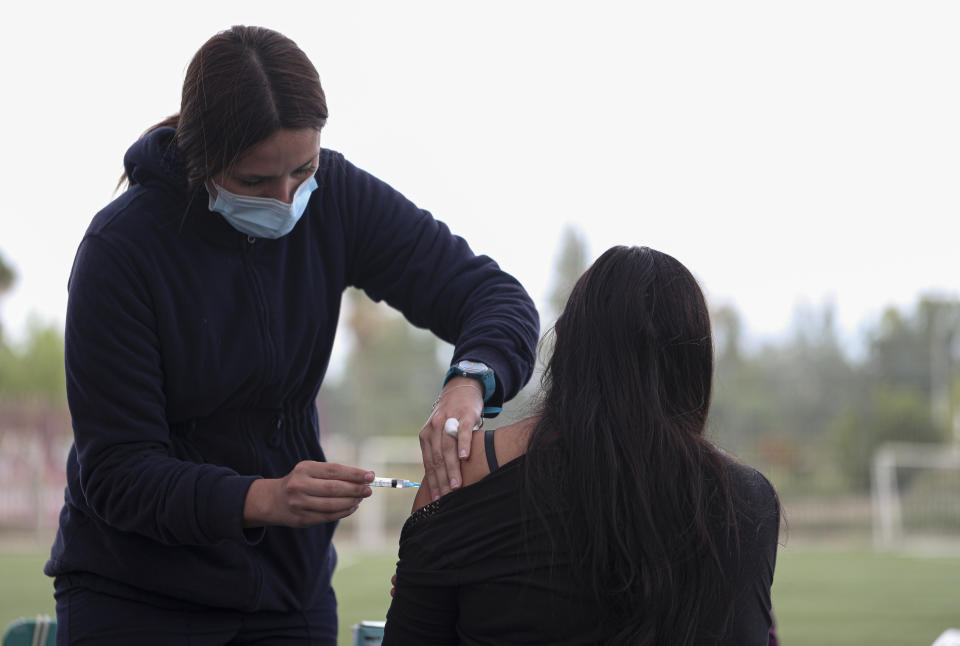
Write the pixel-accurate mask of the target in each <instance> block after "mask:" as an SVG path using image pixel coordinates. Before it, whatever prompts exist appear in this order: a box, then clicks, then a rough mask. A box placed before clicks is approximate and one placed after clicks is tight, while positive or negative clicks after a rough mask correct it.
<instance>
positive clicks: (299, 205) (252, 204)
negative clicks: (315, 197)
mask: <svg viewBox="0 0 960 646" xmlns="http://www.w3.org/2000/svg"><path fill="white" fill-rule="evenodd" d="M210 183H211V184H213V186H214V188H216V189H217V197H216V199H214V197H213V194H211V195H210V210H211V211H216V212H217V213H219V214H220V215H222V216H223V217H224V219H225V220H226V221H227V222H229V223H230V226H232V227H233V228H234V229H236V230H237V231H240V232H241V233H246V234H247V235H249V236H253V237H255V238H271V239H274V240H275V239H277V238H280V237H282V236H285V235H287V234H288V233H290V231H292V230H293V227H294V226H295V225H296V224H297V221H298V220H300V216H301V215H303V212H304V210H306V208H307V202H309V201H310V194H311V193H313V191H314V190H316V188H317V180H316V178H315V177H310V179H308V180H306V181H305V182H303V184H301V185H300V186H299V187H297V192H296V193H294V195H293V200H291V202H290V204H287V203H286V202H281V201H280V200H275V199H273V198H270V197H250V196H247V195H237V194H235V193H231V192H230V191H228V190H226V189H224V188H222V187H220V186H219V185H218V184H217V183H215V182H214V181H213V180H210Z"/></svg>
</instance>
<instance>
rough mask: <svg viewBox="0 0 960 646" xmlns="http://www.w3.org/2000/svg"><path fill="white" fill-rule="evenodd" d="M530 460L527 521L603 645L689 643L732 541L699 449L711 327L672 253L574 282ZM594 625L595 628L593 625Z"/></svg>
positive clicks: (728, 503)
mask: <svg viewBox="0 0 960 646" xmlns="http://www.w3.org/2000/svg"><path fill="white" fill-rule="evenodd" d="M553 331H554V335H555V339H554V348H553V354H552V356H551V358H550V360H549V363H548V365H547V368H546V371H545V373H544V377H543V393H542V395H541V397H542V399H541V402H540V411H539V412H540V420H539V421H538V423H537V425H536V427H535V428H534V430H533V431H532V434H531V437H530V441H529V446H528V450H527V458H526V460H527V469H526V476H525V478H526V481H525V491H526V494H527V500H528V502H529V503H530V504H531V505H532V507H533V512H532V513H531V516H530V517H531V518H541V519H542V518H545V517H547V516H548V515H550V514H561V515H562V516H561V517H563V518H566V519H568V520H567V522H564V523H563V524H562V525H563V528H564V529H563V533H562V535H561V536H558V537H556V540H557V541H558V542H560V543H561V544H562V545H563V546H564V547H565V548H566V549H568V550H570V554H571V555H574V557H573V558H572V563H573V568H574V574H575V576H576V577H577V579H578V581H579V582H580V584H581V585H582V586H583V588H584V589H585V590H586V591H588V592H589V593H591V594H592V595H593V597H594V598H595V599H596V601H597V602H598V604H599V607H600V608H603V609H605V612H606V615H607V616H606V617H604V618H603V621H605V622H606V623H607V624H608V625H614V626H616V628H615V631H614V632H615V633H616V634H615V636H614V637H613V638H612V640H611V642H610V643H629V644H661V643H669V644H678V645H686V644H692V643H693V640H694V639H695V637H696V633H697V628H698V618H699V617H700V616H701V615H703V614H705V613H706V612H707V611H708V609H715V606H713V605H712V604H714V603H721V604H723V605H724V607H723V608H721V610H722V611H725V612H727V613H729V608H730V605H729V600H723V599H720V597H722V596H723V595H722V594H721V588H722V583H723V576H724V573H723V571H722V567H721V559H720V550H721V549H724V547H723V546H725V545H727V544H728V540H727V539H728V538H729V537H723V536H717V529H716V528H717V527H721V528H724V531H727V530H729V531H731V532H733V533H735V532H736V516H735V513H734V507H733V501H732V499H731V494H730V489H729V485H728V484H727V479H726V477H725V475H724V473H725V470H724V463H725V462H724V458H723V457H722V456H721V455H720V453H719V452H718V450H717V449H715V448H714V447H713V446H712V444H711V443H710V442H708V441H707V440H706V439H705V438H704V435H703V433H704V428H705V426H706V420H707V413H708V410H709V408H710V390H711V380H712V373H713V346H712V341H711V335H710V318H709V313H708V310H707V306H706V302H705V300H704V297H703V293H702V292H701V290H700V287H699V286H698V285H697V282H696V280H695V279H694V277H693V276H692V275H691V274H690V272H689V271H688V270H687V269H686V268H685V267H684V266H683V265H682V264H681V263H679V262H678V261H677V260H675V259H674V258H672V257H671V256H668V255H667V254H664V253H661V252H659V251H655V250H653V249H648V248H645V247H639V248H638V247H613V248H611V249H609V250H608V251H607V252H606V253H604V254H603V255H602V256H601V257H600V258H599V259H597V261H596V262H595V263H594V264H593V265H592V266H591V267H590V268H589V269H588V270H587V271H586V272H585V273H584V274H583V276H581V277H580V279H579V281H578V282H577V283H576V285H575V286H574V288H573V290H572V292H571V294H570V297H569V299H568V301H567V304H566V307H565V309H564V310H563V313H562V314H561V316H560V318H559V319H558V320H557V322H556V324H555V326H554V330H553ZM598 620H600V618H598Z"/></svg>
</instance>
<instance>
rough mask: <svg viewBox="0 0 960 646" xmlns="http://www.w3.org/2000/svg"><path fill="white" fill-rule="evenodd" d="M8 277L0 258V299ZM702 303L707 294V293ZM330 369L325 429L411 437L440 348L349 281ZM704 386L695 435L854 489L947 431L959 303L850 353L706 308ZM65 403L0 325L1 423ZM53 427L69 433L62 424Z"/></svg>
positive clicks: (32, 341) (802, 329) (424, 412)
mask: <svg viewBox="0 0 960 646" xmlns="http://www.w3.org/2000/svg"><path fill="white" fill-rule="evenodd" d="M588 262H589V261H588V254H587V251H586V244H585V241H584V239H583V237H582V236H581V235H580V234H579V233H578V232H577V231H575V230H572V229H571V230H568V231H567V232H565V234H564V238H563V240H562V243H561V247H560V249H559V251H558V254H557V261H556V267H555V272H554V286H553V289H552V292H551V294H550V296H549V299H548V302H547V303H546V305H545V307H544V308H543V309H544V310H545V311H543V312H541V316H542V325H541V331H542V341H541V343H540V347H539V354H540V358H539V361H538V367H537V371H536V373H535V375H534V377H533V379H531V381H530V383H529V384H528V386H527V387H526V388H525V389H524V390H523V391H522V392H521V393H520V395H519V396H518V397H517V398H516V399H514V400H513V401H511V402H509V403H508V404H507V406H506V407H505V411H504V413H503V414H502V415H501V416H500V418H498V419H497V420H496V421H495V422H494V423H495V424H497V425H503V424H506V423H508V422H510V421H513V420H515V419H519V418H521V417H523V416H524V415H526V414H529V412H530V410H531V404H532V402H533V401H534V398H535V396H536V392H537V389H538V386H539V376H540V371H541V369H542V366H543V365H544V360H545V357H546V356H548V355H549V352H550V334H549V331H550V327H551V325H552V322H553V320H555V317H556V316H557V314H558V313H559V312H560V310H561V309H562V307H563V303H564V302H565V301H566V298H567V295H568V294H569V291H570V288H571V287H572V285H573V283H574V281H575V280H576V279H577V277H578V276H579V275H580V274H581V273H582V272H583V270H584V269H585V268H586V267H587V265H588ZM14 280H15V274H14V272H13V270H12V268H11V267H9V265H8V264H7V263H5V262H4V261H3V258H2V256H0V301H2V297H3V294H4V292H6V291H8V290H9V289H10V288H11V286H12V285H13V283H14ZM707 298H708V301H709V299H710V295H709V294H707ZM345 303H346V307H345V308H344V312H345V314H344V320H342V321H341V330H340V334H341V335H346V336H347V337H348V338H347V340H348V341H349V344H348V349H347V350H346V352H345V356H344V358H343V360H342V366H341V367H340V369H338V370H336V371H335V373H336V374H334V375H331V376H330V377H329V378H328V379H327V380H326V382H325V384H324V386H323V388H322V389H321V392H320V397H319V400H318V404H319V408H320V413H321V420H322V426H323V428H324V432H325V433H328V434H330V433H332V434H337V435H339V436H342V437H345V438H348V439H350V440H351V441H352V440H360V439H362V438H364V437H370V436H374V435H407V436H409V437H410V439H411V441H413V442H416V435H417V432H418V431H419V429H420V427H421V425H422V424H423V423H424V422H425V421H426V419H427V416H428V415H429V414H430V408H431V404H432V403H433V400H434V398H435V397H436V395H437V392H438V389H439V386H440V380H441V378H442V375H443V374H444V372H445V370H446V366H447V364H448V362H449V360H450V357H451V353H452V348H451V346H449V345H447V344H445V343H442V342H440V341H438V340H437V339H435V338H434V337H433V336H432V335H431V334H430V333H428V332H426V331H424V330H420V329H416V328H414V327H413V326H411V325H410V324H409V323H407V321H406V320H405V319H404V318H403V317H402V316H400V315H399V314H397V313H396V312H394V311H392V310H390V309H389V308H388V307H386V306H385V305H383V304H377V303H373V302H372V301H370V300H369V299H368V298H366V297H365V296H364V295H363V294H362V293H361V292H359V291H357V290H350V291H349V292H348V293H347V294H346V298H345ZM714 305H715V306H714V308H713V310H712V320H713V326H714V342H715V356H716V364H715V382H714V383H715V387H714V396H713V406H712V411H711V416H710V423H709V429H708V432H709V434H710V436H711V438H712V439H713V440H714V441H715V442H716V443H717V444H718V445H720V446H721V447H723V448H724V449H725V450H727V451H729V452H731V453H733V454H735V455H737V456H739V457H741V458H742V459H743V460H745V461H747V462H749V463H751V464H753V465H755V466H757V467H758V468H760V469H761V470H762V471H764V472H765V473H767V474H768V475H769V476H770V477H771V479H773V480H774V481H775V482H776V484H777V487H778V489H779V490H780V491H781V492H782V493H785V494H790V493H797V494H817V493H834V492H841V491H865V490H866V489H867V488H868V487H869V469H870V461H871V459H872V455H873V451H874V449H875V448H876V447H877V446H878V445H879V444H880V443H882V442H885V441H894V440H896V441H906V442H948V441H954V440H958V439H960V438H958V437H955V435H954V434H955V432H956V431H955V430H954V429H955V428H956V427H957V426H958V425H960V369H958V367H960V301H958V300H957V299H956V298H946V297H939V296H932V295H928V296H924V297H921V298H920V299H919V301H918V302H917V303H916V305H915V306H914V307H913V308H912V309H910V310H909V311H903V310H900V309H897V308H893V307H890V308H888V309H887V310H886V311H885V312H884V313H883V315H882V316H881V317H880V319H879V320H877V321H875V322H873V323H872V325H871V326H870V327H868V329H867V331H866V332H865V337H864V341H865V344H864V347H865V351H864V352H863V354H862V356H857V357H852V356H850V355H849V353H848V352H847V351H845V349H844V347H843V346H842V345H841V343H840V340H839V338H838V332H837V328H836V324H835V317H834V312H833V310H832V307H830V306H826V307H823V308H822V309H820V310H808V311H802V312H800V313H799V314H798V316H797V317H796V319H795V322H794V325H793V328H792V331H791V333H790V334H789V336H788V337H787V338H785V339H783V340H779V341H777V342H770V343H767V344H764V345H762V346H760V347H750V346H749V345H748V344H747V343H746V342H745V339H744V327H745V326H744V322H743V320H742V318H741V315H740V314H739V312H737V311H736V310H735V309H734V308H732V307H730V306H728V305H723V304H719V305H718V304H714ZM23 401H30V402H42V403H43V404H44V405H45V406H49V407H51V408H55V409H65V395H64V377H63V338H62V333H61V330H60V329H59V328H56V327H54V326H51V325H44V324H42V323H40V322H33V323H31V324H30V325H29V326H28V331H27V334H26V338H25V340H23V341H22V342H20V343H18V344H16V345H12V344H11V343H10V342H8V340H7V339H6V338H5V337H4V335H3V330H2V329H0V431H2V429H3V424H4V418H5V414H4V411H5V410H7V411H10V410H12V408H11V405H12V404H13V403H18V402H23ZM64 426H65V427H64V428H63V429H62V432H64V433H66V434H69V432H70V430H69V424H66V425H64Z"/></svg>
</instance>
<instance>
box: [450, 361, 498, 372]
mask: <svg viewBox="0 0 960 646" xmlns="http://www.w3.org/2000/svg"><path fill="white" fill-rule="evenodd" d="M457 368H459V369H460V370H463V371H464V372H466V373H469V374H471V375H482V374H483V373H485V372H489V371H490V368H488V367H487V364H485V363H480V362H479V361H461V362H460V363H458V364H457Z"/></svg>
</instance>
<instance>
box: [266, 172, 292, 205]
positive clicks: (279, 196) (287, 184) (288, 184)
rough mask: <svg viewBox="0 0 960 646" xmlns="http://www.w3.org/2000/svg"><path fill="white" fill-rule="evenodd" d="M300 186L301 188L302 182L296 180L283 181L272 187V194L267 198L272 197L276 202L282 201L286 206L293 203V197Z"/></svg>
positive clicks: (286, 179) (287, 179)
mask: <svg viewBox="0 0 960 646" xmlns="http://www.w3.org/2000/svg"><path fill="white" fill-rule="evenodd" d="M298 186H300V182H298V181H296V180H295V179H292V178H285V179H282V180H280V181H278V182H277V183H276V184H275V185H274V186H272V187H271V190H270V193H269V194H268V195H267V196H266V197H272V198H273V199H275V200H280V201H281V202H283V203H284V204H290V203H291V202H293V196H294V194H296V192H297V187H298Z"/></svg>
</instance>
